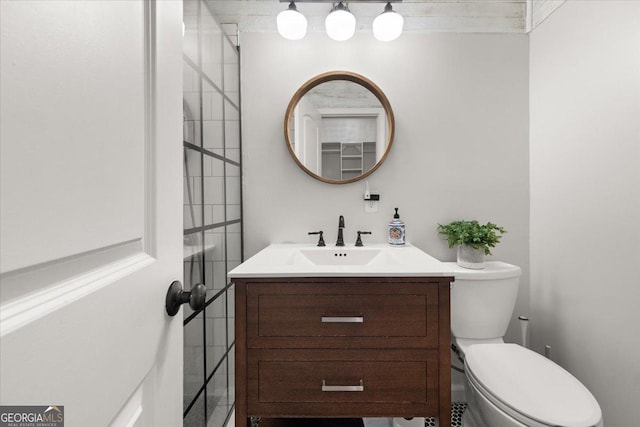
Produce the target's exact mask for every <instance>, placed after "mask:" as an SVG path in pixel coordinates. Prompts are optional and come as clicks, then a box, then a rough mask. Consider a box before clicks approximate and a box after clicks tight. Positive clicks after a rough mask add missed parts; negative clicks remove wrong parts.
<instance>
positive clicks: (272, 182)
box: [241, 32, 529, 339]
mask: <svg viewBox="0 0 640 427" xmlns="http://www.w3.org/2000/svg"><path fill="white" fill-rule="evenodd" d="M241 64H242V77H241V78H242V99H243V105H242V109H243V116H242V126H243V141H242V143H243V162H244V163H243V180H244V182H243V185H244V188H243V191H244V194H243V197H244V214H245V216H244V219H245V235H244V238H245V256H246V257H248V256H251V255H253V254H255V253H256V252H257V251H259V250H260V249H262V248H264V247H265V246H267V245H268V244H269V243H271V242H314V241H315V237H313V236H307V232H308V231H312V230H318V229H321V230H324V232H325V240H326V241H327V242H328V243H329V244H333V243H334V242H335V239H336V235H337V226H338V216H339V215H344V216H345V221H346V229H345V241H346V242H347V243H353V242H354V241H355V238H356V231H357V230H371V231H373V233H374V234H373V235H372V236H366V238H365V239H364V240H365V245H366V242H367V241H369V242H374V241H375V242H384V241H386V238H385V232H386V226H387V223H388V222H389V221H390V220H391V219H392V214H393V208H394V207H399V208H400V211H399V212H400V215H401V218H402V219H403V220H404V221H405V222H406V224H407V238H408V241H410V242H411V243H413V244H415V245H416V246H418V247H420V248H421V249H423V250H425V251H427V252H428V253H430V254H432V255H433V256H435V257H437V258H439V259H442V260H454V259H455V254H454V251H453V250H450V249H448V248H447V246H446V243H445V242H444V240H442V239H441V238H440V237H439V236H438V234H437V232H436V226H437V223H438V222H440V223H445V222H448V221H451V220H455V219H474V218H475V219H478V220H479V221H488V220H491V221H493V222H496V223H498V224H500V225H503V226H504V227H506V228H507V230H508V231H509V233H508V234H507V235H505V237H504V239H503V243H501V244H500V245H499V247H498V248H496V249H495V250H494V251H493V253H494V259H499V260H504V261H507V262H511V263H514V264H517V265H520V266H521V267H522V268H523V272H524V275H523V280H522V287H521V292H520V298H519V303H518V308H517V309H516V316H517V315H518V314H522V313H523V312H524V314H528V312H527V307H528V294H529V288H528V274H529V268H528V261H529V253H528V250H529V243H528V242H529V159H528V145H527V144H528V103H529V100H528V67H529V64H528V36H526V35H471V34H422V35H420V34H411V35H410V34H404V35H402V36H401V37H400V38H399V39H398V40H396V41H394V42H391V43H381V42H377V41H375V39H374V38H373V36H372V35H371V33H366V32H358V33H357V34H356V36H355V37H354V38H353V39H352V40H349V41H347V42H343V43H338V42H334V41H331V40H329V39H328V37H327V36H326V35H325V34H322V33H314V34H308V35H307V36H306V38H305V39H304V40H303V41H299V42H292V41H287V40H284V39H283V38H282V37H280V36H279V35H278V34H272V33H243V34H241ZM329 70H349V71H354V72H356V73H360V74H362V75H364V76H366V77H368V78H369V79H371V80H373V82H375V83H376V84H377V85H378V86H379V87H380V88H381V89H382V90H383V91H384V92H385V94H386V96H387V97H388V98H389V101H390V103H391V105H392V107H393V111H394V113H395V118H396V138H395V142H394V144H393V147H392V149H391V152H390V155H389V156H388V158H387V160H386V161H385V163H384V164H383V165H382V166H381V167H380V168H379V169H378V170H377V171H376V172H375V173H374V174H373V175H371V176H370V177H369V178H368V181H369V183H370V186H371V190H372V192H379V193H380V197H381V202H380V204H379V212H378V213H375V214H365V213H364V203H363V201H362V193H363V192H364V182H357V183H353V184H347V185H330V184H326V183H323V182H320V181H317V180H315V179H313V178H311V177H309V176H308V175H307V174H305V173H304V172H303V171H302V170H300V169H299V168H298V167H297V166H296V164H295V163H294V162H293V160H292V159H291V158H290V156H289V153H288V151H287V148H286V146H285V142H284V135H283V129H284V127H283V121H284V113H285V109H286V107H287V104H288V103H289V100H290V98H291V96H292V95H293V93H294V92H295V91H296V90H297V89H298V88H299V87H300V86H301V85H302V84H303V83H304V82H305V81H307V80H308V79H309V78H311V77H313V76H315V75H317V74H320V73H322V72H325V71H329ZM516 326H517V325H516ZM512 330H513V331H514V332H515V330H516V328H513V329H512ZM516 337H517V335H514V339H515V338H516Z"/></svg>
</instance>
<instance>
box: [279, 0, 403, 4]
mask: <svg viewBox="0 0 640 427" xmlns="http://www.w3.org/2000/svg"><path fill="white" fill-rule="evenodd" d="M295 2H296V3H339V1H338V0H295ZM280 3H291V0H280ZM343 3H351V4H355V3H402V0H343Z"/></svg>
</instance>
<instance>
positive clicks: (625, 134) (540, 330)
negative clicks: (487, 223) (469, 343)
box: [530, 1, 640, 427]
mask: <svg viewBox="0 0 640 427" xmlns="http://www.w3.org/2000/svg"><path fill="white" fill-rule="evenodd" d="M530 48H531V58H530V61H531V89H530V90H531V92H530V97H531V119H530V126H531V142H530V145H531V150H530V157H531V166H530V167H531V273H532V274H531V320H532V322H531V323H532V325H531V328H532V329H531V333H532V343H533V345H534V348H536V349H537V350H539V351H540V350H541V349H542V348H543V346H544V345H545V344H549V345H551V346H552V358H553V359H554V360H556V361H557V362H559V363H560V364H561V365H562V366H564V367H565V368H567V369H568V370H569V371H571V372H572V373H573V374H574V375H576V376H577V377H578V378H579V379H580V380H581V381H582V382H584V384H585V385H586V386H587V387H588V388H589V389H591V390H592V392H593V393H594V395H595V396H596V398H597V399H598V400H599V402H600V405H601V406H602V409H603V411H604V421H605V425H607V427H630V426H635V425H638V423H639V422H640V405H638V399H639V396H640V363H639V362H638V356H640V339H639V338H638V336H639V335H638V334H639V333H638V325H639V324H640V322H639V321H638V303H639V302H640V280H639V279H638V264H639V262H640V227H639V226H638V221H639V220H640V2H637V1H633V2H630V1H620V2H615V1H569V2H566V3H565V4H563V5H562V6H561V7H560V8H559V9H558V10H556V11H555V13H554V14H553V15H551V16H550V17H549V18H547V20H546V21H545V22H544V23H543V24H542V25H541V26H540V27H538V28H537V29H536V30H535V31H534V32H533V33H532V34H531V46H530Z"/></svg>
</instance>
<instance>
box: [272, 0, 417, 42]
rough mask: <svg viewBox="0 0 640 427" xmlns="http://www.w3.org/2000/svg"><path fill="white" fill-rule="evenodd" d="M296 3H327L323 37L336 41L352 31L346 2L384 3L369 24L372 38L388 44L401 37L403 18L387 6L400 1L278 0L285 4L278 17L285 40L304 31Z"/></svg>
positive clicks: (305, 23) (305, 30)
mask: <svg viewBox="0 0 640 427" xmlns="http://www.w3.org/2000/svg"><path fill="white" fill-rule="evenodd" d="M296 1H297V2H298V3H331V4H332V8H331V11H330V12H329V15H327V17H326V19H325V21H324V24H325V30H326V31H327V35H328V36H329V37H330V38H332V39H333V40H336V41H345V40H349V39H350V38H351V37H353V35H354V33H355V31H356V18H355V16H354V15H353V14H352V13H351V11H350V10H349V3H352V4H353V3H386V6H385V8H384V11H383V12H382V13H381V14H380V15H378V16H377V17H376V18H375V20H374V21H373V35H374V36H375V38H376V39H378V40H380V41H391V40H395V39H397V38H398V37H400V34H402V28H403V26H404V19H403V18H402V15H400V14H399V13H398V12H396V11H394V10H393V9H392V7H391V3H400V2H402V0H351V1H334V0H295V1H290V0H280V2H282V3H284V2H289V8H288V9H287V10H283V11H282V12H280V13H279V14H278V18H277V24H278V32H279V33H280V35H281V36H282V37H284V38H286V39H289V40H300V39H301V38H303V37H304V36H305V34H306V32H307V20H306V18H305V17H304V15H303V14H302V13H300V12H298V10H297V9H296V5H295V2H296Z"/></svg>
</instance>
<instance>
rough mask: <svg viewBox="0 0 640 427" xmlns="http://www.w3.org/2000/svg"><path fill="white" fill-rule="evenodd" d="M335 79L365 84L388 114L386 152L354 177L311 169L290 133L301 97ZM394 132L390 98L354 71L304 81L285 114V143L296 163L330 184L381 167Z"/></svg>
mask: <svg viewBox="0 0 640 427" xmlns="http://www.w3.org/2000/svg"><path fill="white" fill-rule="evenodd" d="M334 80H345V81H350V82H353V83H356V84H358V85H360V86H363V87H364V88H365V89H367V90H369V92H371V93H372V94H373V95H375V97H376V98H377V99H378V100H379V101H380V103H381V104H382V108H383V109H384V111H385V114H386V130H387V140H386V144H385V149H384V153H383V154H382V156H381V157H380V158H379V160H378V161H377V162H376V163H375V164H374V165H373V166H372V167H371V168H370V169H368V170H367V171H363V173H362V174H361V175H358V176H356V177H353V178H348V179H343V180H337V179H331V178H326V177H323V176H321V175H319V174H316V173H314V172H313V171H311V170H309V169H308V168H307V167H306V166H305V165H304V164H303V163H302V162H301V161H300V159H299V158H298V156H297V155H296V153H295V151H294V148H293V147H294V144H293V143H292V141H291V135H290V130H291V128H292V123H291V121H292V119H293V112H294V109H295V108H296V106H297V105H298V102H300V99H302V97H303V96H304V95H305V94H306V93H307V92H309V91H310V90H311V89H313V88H314V87H316V86H318V85H320V84H322V83H325V82H329V81H334ZM394 133H395V119H394V117H393V111H392V109H391V104H390V103H389V100H388V99H387V97H386V96H385V94H384V93H383V92H382V90H381V89H380V88H379V87H378V86H377V85H376V84H375V83H373V82H372V81H371V80H369V79H367V78H366V77H364V76H361V75H360V74H356V73H352V72H350V71H329V72H326V73H323V74H320V75H317V76H315V77H313V78H311V79H309V80H308V81H307V82H306V83H304V84H303V85H302V86H301V87H300V89H298V90H297V91H296V93H294V94H293V97H292V98H291V101H290V102H289V105H288V107H287V111H286V113H285V116H284V137H285V143H286V145H287V149H288V150H289V154H291V157H292V158H293V160H294V161H295V162H296V164H297V165H298V166H299V167H300V168H301V169H302V170H303V171H305V172H306V173H307V174H308V175H309V176H311V177H313V178H315V179H317V180H319V181H322V182H326V183H329V184H348V183H350V182H356V181H359V180H361V179H363V178H366V177H367V176H369V175H371V174H372V173H373V172H374V171H375V170H376V169H378V168H379V167H380V165H381V164H382V163H383V162H384V160H385V159H386V158H387V155H388V154H389V150H390V149H391V145H392V144H393V137H394Z"/></svg>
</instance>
